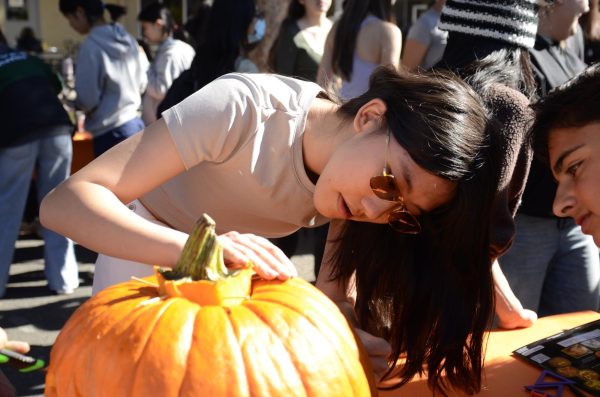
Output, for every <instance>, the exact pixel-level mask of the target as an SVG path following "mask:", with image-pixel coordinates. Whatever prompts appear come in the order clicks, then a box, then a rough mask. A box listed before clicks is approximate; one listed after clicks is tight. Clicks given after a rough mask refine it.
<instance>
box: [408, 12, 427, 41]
mask: <svg viewBox="0 0 600 397" xmlns="http://www.w3.org/2000/svg"><path fill="white" fill-rule="evenodd" d="M407 40H414V41H418V42H419V43H421V44H423V45H425V46H427V47H429V45H430V44H431V30H430V29H429V27H428V26H427V24H426V23H424V21H423V20H422V19H417V20H416V21H415V23H414V24H413V25H412V26H411V27H410V29H409V31H408V36H407Z"/></svg>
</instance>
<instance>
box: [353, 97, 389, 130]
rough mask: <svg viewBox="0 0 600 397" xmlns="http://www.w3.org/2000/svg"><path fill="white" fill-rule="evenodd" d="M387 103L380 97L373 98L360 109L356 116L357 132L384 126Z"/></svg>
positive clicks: (355, 127) (355, 126) (355, 125)
mask: <svg viewBox="0 0 600 397" xmlns="http://www.w3.org/2000/svg"><path fill="white" fill-rule="evenodd" d="M386 111H387V105H386V104H385V102H384V101H383V100H381V99H379V98H375V99H371V100H370V101H369V102H367V103H365V104H364V105H362V106H361V108H360V109H358V112H356V116H354V129H355V130H356V132H372V131H377V130H379V129H381V127H383V125H384V123H385V119H384V115H385V112H386Z"/></svg>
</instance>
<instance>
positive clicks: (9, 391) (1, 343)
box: [0, 327, 29, 397]
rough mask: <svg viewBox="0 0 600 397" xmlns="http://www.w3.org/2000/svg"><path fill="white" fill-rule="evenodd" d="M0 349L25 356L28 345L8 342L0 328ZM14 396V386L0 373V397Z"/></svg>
mask: <svg viewBox="0 0 600 397" xmlns="http://www.w3.org/2000/svg"><path fill="white" fill-rule="evenodd" d="M0 349H9V350H13V351H15V352H17V353H21V354H25V353H27V352H28V351H29V344H28V343H27V342H20V341H10V340H8V336H7V335H6V332H5V331H4V329H2V327H0ZM16 395H17V391H16V390H15V388H14V386H13V385H12V384H11V383H10V381H9V380H8V378H7V377H6V376H5V375H4V373H2V371H0V396H2V397H13V396H16Z"/></svg>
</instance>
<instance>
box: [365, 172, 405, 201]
mask: <svg viewBox="0 0 600 397" xmlns="http://www.w3.org/2000/svg"><path fill="white" fill-rule="evenodd" d="M371 189H372V190H373V193H375V195H376V196H377V197H379V198H380V199H382V200H387V201H398V199H399V198H400V197H399V194H398V191H397V190H396V184H395V183H394V176H393V175H380V176H374V177H372V178H371Z"/></svg>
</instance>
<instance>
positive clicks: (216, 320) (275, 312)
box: [46, 216, 377, 397]
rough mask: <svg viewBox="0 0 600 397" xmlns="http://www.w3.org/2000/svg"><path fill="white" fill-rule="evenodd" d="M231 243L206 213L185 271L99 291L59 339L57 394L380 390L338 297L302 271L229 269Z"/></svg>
mask: <svg viewBox="0 0 600 397" xmlns="http://www.w3.org/2000/svg"><path fill="white" fill-rule="evenodd" d="M221 251H222V248H221V247H220V245H219V244H218V240H217V239H216V235H215V233H214V222H213V221H212V220H211V219H210V218H208V217H207V216H204V217H203V218H202V219H201V220H200V221H199V222H198V224H197V227H196V228H195V230H194V231H193V233H192V235H191V236H190V239H189V240H188V242H187V243H186V246H185V248H184V251H183V253H182V256H181V258H180V260H179V262H178V264H177V266H176V267H175V268H174V270H172V271H170V270H169V271H164V270H159V269H158V268H157V272H156V275H155V276H154V277H149V278H146V279H143V280H137V281H136V280H134V281H130V282H126V283H122V284H119V285H116V286H113V287H110V288H108V289H106V290H104V291H101V292H100V293H99V294H97V295H96V296H94V297H92V298H90V299H89V300H88V301H87V302H86V303H85V304H83V305H82V306H81V307H80V308H79V309H77V311H76V312H75V313H74V314H73V316H72V317H71V318H70V319H69V321H68V322H67V323H66V325H65V326H64V328H63V330H62V331H61V333H60V335H59V336H58V338H57V340H56V343H55V344H54V347H53V348H52V351H51V354H50V367H49V368H48V374H47V377H46V396H48V397H54V396H94V395H105V396H111V397H117V396H127V397H135V396H140V397H141V396H143V397H147V396H161V397H168V396H194V397H204V396H211V397H212V396H232V397H235V396H260V397H267V396H286V397H291V396H323V397H336V396H339V397H351V396H361V397H362V396H369V395H376V393H377V392H376V389H375V387H374V382H373V378H372V375H371V371H370V368H369V367H367V368H365V369H363V367H362V365H361V361H360V357H359V350H360V349H361V346H360V345H357V343H359V344H360V342H357V341H356V340H355V339H354V337H353V333H352V331H351V329H350V328H349V326H348V323H347V322H346V320H345V318H344V317H343V316H342V314H341V313H340V311H339V310H338V309H337V307H336V306H335V304H333V302H331V301H330V300H329V299H328V298H327V297H326V296H325V295H324V294H322V293H321V292H320V291H319V290H317V289H316V288H315V287H313V286H312V285H310V284H309V283H307V282H305V281H303V280H301V279H299V278H294V279H290V280H287V281H284V282H282V281H266V280H260V279H258V278H257V277H256V276H254V275H253V271H252V270H251V269H243V270H241V271H237V272H234V274H229V273H228V271H227V269H226V268H225V266H224V264H223V262H222V253H221ZM196 264H199V266H196ZM188 274H189V275H191V277H190V276H187V275H188ZM362 354H364V353H362ZM363 358H364V357H363ZM364 363H365V364H366V365H367V366H368V360H366V359H365V361H364Z"/></svg>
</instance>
